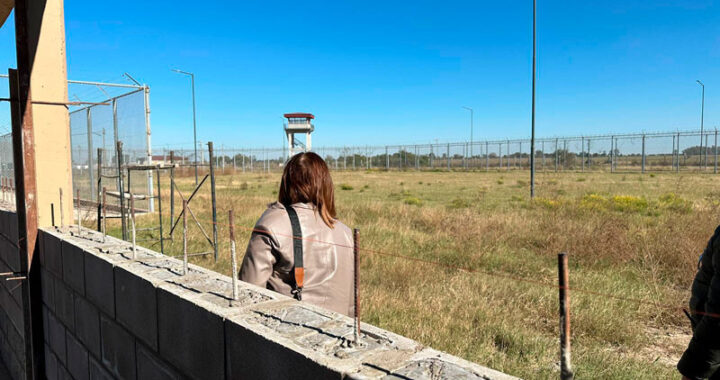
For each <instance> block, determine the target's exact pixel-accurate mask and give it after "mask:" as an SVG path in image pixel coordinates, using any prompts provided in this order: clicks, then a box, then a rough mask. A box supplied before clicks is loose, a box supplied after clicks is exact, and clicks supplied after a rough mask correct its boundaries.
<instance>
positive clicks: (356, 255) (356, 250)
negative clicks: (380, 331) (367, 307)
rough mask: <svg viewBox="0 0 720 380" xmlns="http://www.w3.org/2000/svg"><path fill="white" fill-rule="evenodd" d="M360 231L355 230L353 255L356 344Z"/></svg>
mask: <svg viewBox="0 0 720 380" xmlns="http://www.w3.org/2000/svg"><path fill="white" fill-rule="evenodd" d="M359 239H360V231H359V230H358V229H357V228H355V229H354V230H353V257H354V260H353V262H354V264H355V265H354V270H353V273H354V277H355V278H354V280H355V297H354V300H355V310H354V314H355V318H354V320H355V329H354V331H355V344H360V248H359V247H360V241H359Z"/></svg>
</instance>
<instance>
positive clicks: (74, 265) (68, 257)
mask: <svg viewBox="0 0 720 380" xmlns="http://www.w3.org/2000/svg"><path fill="white" fill-rule="evenodd" d="M61 248H62V270H63V281H65V283H66V284H68V285H70V287H71V288H72V289H73V290H75V291H76V292H77V293H79V294H81V295H84V294H85V268H84V267H85V265H84V263H83V256H85V253H84V251H83V249H82V248H80V247H78V246H76V245H75V244H74V243H72V242H69V241H67V240H66V241H63V242H62V245H61Z"/></svg>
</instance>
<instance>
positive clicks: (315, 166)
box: [278, 152, 335, 228]
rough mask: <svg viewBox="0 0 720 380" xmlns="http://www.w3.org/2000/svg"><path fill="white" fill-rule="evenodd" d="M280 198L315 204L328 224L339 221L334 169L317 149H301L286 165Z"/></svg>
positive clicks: (283, 201) (283, 202) (280, 200)
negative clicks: (314, 151)
mask: <svg viewBox="0 0 720 380" xmlns="http://www.w3.org/2000/svg"><path fill="white" fill-rule="evenodd" d="M278 201H279V202H280V203H282V204H283V205H284V206H286V207H288V206H290V205H291V204H293V203H298V202H302V203H312V204H314V205H315V206H316V207H317V209H318V212H319V214H320V217H321V218H322V219H323V221H324V222H325V224H327V225H328V227H331V228H332V227H333V224H334V223H335V190H334V189H333V183H332V178H330V170H329V169H328V167H327V165H326V164H325V161H323V159H322V158H320V156H318V155H317V154H315V153H312V152H307V153H299V154H296V155H295V156H293V157H292V158H291V159H290V161H288V163H287V164H286V165H285V170H284V171H283V175H282V180H281V181H280V191H279V194H278Z"/></svg>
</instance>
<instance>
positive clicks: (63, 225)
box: [60, 187, 65, 227]
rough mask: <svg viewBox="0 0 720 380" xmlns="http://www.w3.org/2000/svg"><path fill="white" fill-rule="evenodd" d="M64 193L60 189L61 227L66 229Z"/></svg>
mask: <svg viewBox="0 0 720 380" xmlns="http://www.w3.org/2000/svg"><path fill="white" fill-rule="evenodd" d="M62 198H63V192H62V187H61V188H60V227H65V211H64V210H63V199H62Z"/></svg>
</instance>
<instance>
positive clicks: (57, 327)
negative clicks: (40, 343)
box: [47, 313, 67, 363]
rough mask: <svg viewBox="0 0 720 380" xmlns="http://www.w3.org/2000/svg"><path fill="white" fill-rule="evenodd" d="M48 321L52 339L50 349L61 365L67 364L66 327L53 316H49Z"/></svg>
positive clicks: (51, 314) (50, 314)
mask: <svg viewBox="0 0 720 380" xmlns="http://www.w3.org/2000/svg"><path fill="white" fill-rule="evenodd" d="M47 317H48V318H47V319H48V337H49V338H50V342H49V343H50V348H51V349H52V350H53V352H54V353H55V356H57V358H58V361H59V362H60V363H65V362H66V357H67V356H66V350H65V326H63V324H62V323H60V321H59V320H58V319H57V318H56V317H55V315H53V313H48V314H47Z"/></svg>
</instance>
